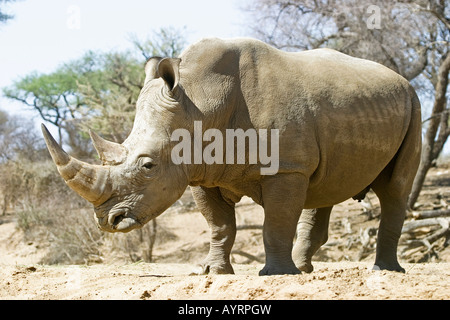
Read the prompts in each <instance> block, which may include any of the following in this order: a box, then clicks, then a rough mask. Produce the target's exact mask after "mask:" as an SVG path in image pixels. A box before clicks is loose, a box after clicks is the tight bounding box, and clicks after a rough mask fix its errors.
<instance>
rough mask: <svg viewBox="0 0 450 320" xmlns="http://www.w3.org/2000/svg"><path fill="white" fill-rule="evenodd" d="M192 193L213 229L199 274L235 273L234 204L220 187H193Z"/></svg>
mask: <svg viewBox="0 0 450 320" xmlns="http://www.w3.org/2000/svg"><path fill="white" fill-rule="evenodd" d="M191 190H192V195H193V196H194V200H195V202H196V204H197V207H198V208H199V209H200V211H201V213H202V215H203V216H204V217H205V219H206V221H207V223H208V225H209V227H210V229H211V242H210V247H209V253H208V256H207V257H206V259H205V260H204V261H203V262H202V263H201V264H200V267H201V271H200V272H199V274H234V270H233V267H232V265H231V262H230V253H231V249H232V247H233V244H234V240H235V237H236V217H235V211H234V204H233V203H231V202H229V201H226V200H225V199H224V198H223V197H222V194H221V192H220V189H219V188H206V187H191Z"/></svg>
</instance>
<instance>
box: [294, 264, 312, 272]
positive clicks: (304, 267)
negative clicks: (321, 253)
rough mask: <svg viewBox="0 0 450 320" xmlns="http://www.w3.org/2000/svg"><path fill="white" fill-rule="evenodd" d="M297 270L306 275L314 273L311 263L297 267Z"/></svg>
mask: <svg viewBox="0 0 450 320" xmlns="http://www.w3.org/2000/svg"><path fill="white" fill-rule="evenodd" d="M296 266H297V269H298V270H300V271H303V272H306V273H311V272H313V271H314V267H313V265H312V264H311V263H302V264H298V265H296Z"/></svg>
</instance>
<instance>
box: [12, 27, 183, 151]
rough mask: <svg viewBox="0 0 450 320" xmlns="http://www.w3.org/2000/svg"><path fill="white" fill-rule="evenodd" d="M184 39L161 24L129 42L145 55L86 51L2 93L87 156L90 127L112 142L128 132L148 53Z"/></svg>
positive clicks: (169, 51) (161, 52)
mask: <svg viewBox="0 0 450 320" xmlns="http://www.w3.org/2000/svg"><path fill="white" fill-rule="evenodd" d="M183 39H184V36H183V32H179V31H177V30H175V29H173V28H167V29H161V30H160V31H159V33H155V34H154V35H153V37H152V38H151V39H149V40H146V41H139V40H137V39H136V38H134V40H132V42H133V44H134V45H135V47H136V48H137V49H138V50H140V51H141V53H142V55H143V56H144V58H145V59H143V58H142V57H137V56H136V55H135V54H133V53H132V52H131V51H124V52H108V53H101V52H92V51H89V52H87V53H86V54H84V55H83V56H82V57H81V58H79V59H77V60H74V61H71V62H68V63H65V64H63V65H62V66H60V67H59V68H58V69H57V70H55V71H54V72H52V73H49V74H40V73H36V72H34V73H31V74H29V75H27V76H25V77H23V78H22V79H20V80H19V81H16V82H15V83H14V84H13V85H12V86H11V87H8V88H4V89H3V94H4V95H5V96H6V97H7V98H10V99H13V100H16V101H20V102H22V103H23V104H24V105H25V106H27V107H31V108H33V109H34V110H36V111H37V112H38V113H39V115H40V116H41V118H42V119H43V120H44V121H46V122H49V123H52V124H53V125H55V126H56V127H58V129H59V140H60V141H59V142H63V136H64V135H66V136H67V138H65V140H66V141H64V142H65V143H66V144H67V145H69V146H70V148H71V149H72V152H73V153H74V154H75V155H80V156H82V157H87V156H88V155H89V154H90V152H91V151H92V148H88V147H87V146H86V145H85V144H84V143H83V139H85V138H87V137H88V135H87V131H88V128H92V129H94V130H96V131H97V132H98V133H99V134H101V135H103V136H104V137H105V138H107V139H111V140H113V141H116V142H122V141H123V140H124V139H125V138H126V136H127V135H128V133H129V132H130V131H131V127H132V124H133V120H134V113H135V105H136V101H137V99H138V96H139V92H140V90H141V88H142V85H143V81H144V78H145V75H144V70H143V69H144V64H145V61H146V59H147V58H148V55H155V56H163V57H164V56H175V55H178V54H180V52H181V50H182V48H183V47H184V46H185V41H184V40H183ZM80 129H81V131H82V133H81V136H80V134H79V133H78V132H79V130H80Z"/></svg>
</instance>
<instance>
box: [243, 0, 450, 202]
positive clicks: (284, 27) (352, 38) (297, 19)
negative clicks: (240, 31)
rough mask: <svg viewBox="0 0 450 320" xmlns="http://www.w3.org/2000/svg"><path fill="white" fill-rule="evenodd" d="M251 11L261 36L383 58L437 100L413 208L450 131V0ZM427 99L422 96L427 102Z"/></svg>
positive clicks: (313, 2) (296, 2) (319, 0)
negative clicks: (449, 124)
mask: <svg viewBox="0 0 450 320" xmlns="http://www.w3.org/2000/svg"><path fill="white" fill-rule="evenodd" d="M244 10H245V11H246V12H247V13H248V15H249V16H250V19H249V21H250V28H251V29H252V30H253V33H254V35H255V36H256V37H258V38H260V39H261V40H264V41H266V42H268V43H270V44H272V45H273V46H275V47H277V48H280V49H284V50H288V51H298V50H307V49H314V48H320V47H328V48H333V49H336V50H339V51H341V52H344V53H347V54H350V55H352V56H356V57H361V58H366V59H370V60H373V61H377V62H379V63H381V64H384V65H385V66H387V67H389V68H391V69H393V70H394V71H396V72H397V73H399V74H401V75H402V76H404V77H405V78H406V79H408V80H410V81H411V82H412V84H413V86H415V88H416V89H417V91H418V92H419V95H420V96H421V97H422V98H425V99H426V98H428V99H429V100H431V101H433V107H432V110H431V113H430V116H429V117H426V120H425V121H424V130H425V131H426V133H425V136H424V137H425V138H424V144H423V152H422V161H421V164H420V168H419V171H418V174H417V176H416V179H415V182H414V186H413V190H412V193H411V195H410V197H409V200H408V205H409V207H410V208H412V207H413V206H414V204H415V202H416V201H417V198H418V196H419V193H420V190H421V188H422V185H423V182H424V180H425V176H426V174H427V172H428V170H429V169H430V167H431V166H432V164H433V161H435V160H436V159H437V157H438V156H439V155H440V154H441V152H442V150H443V147H444V144H445V142H446V141H447V138H448V136H449V135H450V128H449V126H448V121H449V110H448V106H447V100H448V98H447V88H448V73H449V70H450V3H448V1H445V0H418V1H411V0H402V1H391V0H377V1H374V0H362V1H361V0H343V1H337V0H254V1H249V2H248V5H247V7H245V8H244ZM422 100H423V99H422Z"/></svg>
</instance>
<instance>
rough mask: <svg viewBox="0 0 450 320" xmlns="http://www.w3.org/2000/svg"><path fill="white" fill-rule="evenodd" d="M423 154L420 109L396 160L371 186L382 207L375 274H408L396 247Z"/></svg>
mask: <svg viewBox="0 0 450 320" xmlns="http://www.w3.org/2000/svg"><path fill="white" fill-rule="evenodd" d="M420 150H421V120H420V109H419V108H416V109H414V110H413V114H412V118H411V123H410V127H409V129H408V131H407V133H406V136H405V138H404V140H403V143H402V145H401V147H400V149H399V150H398V152H397V154H396V156H395V157H394V158H393V160H392V161H391V162H390V163H389V165H388V166H387V167H386V168H385V169H384V170H383V171H382V172H381V174H380V175H379V176H378V177H377V179H376V180H375V181H374V183H373V184H372V190H373V191H374V192H375V193H376V194H377V196H378V198H379V199H380V206H381V218H380V227H379V229H378V236H377V249H376V257H375V265H374V267H373V269H374V270H391V271H398V272H405V269H403V268H402V267H401V266H400V264H399V263H398V260H397V246H398V241H399V239H400V236H401V231H402V227H403V223H404V221H405V217H406V210H407V200H408V195H409V194H410V192H411V188H412V184H413V181H414V177H415V175H416V172H417V168H418V166H419V162H420Z"/></svg>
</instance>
